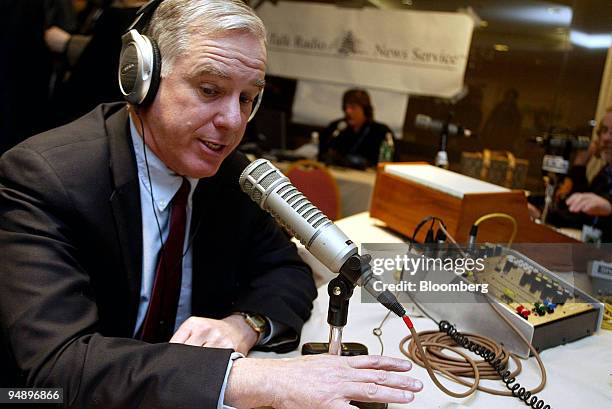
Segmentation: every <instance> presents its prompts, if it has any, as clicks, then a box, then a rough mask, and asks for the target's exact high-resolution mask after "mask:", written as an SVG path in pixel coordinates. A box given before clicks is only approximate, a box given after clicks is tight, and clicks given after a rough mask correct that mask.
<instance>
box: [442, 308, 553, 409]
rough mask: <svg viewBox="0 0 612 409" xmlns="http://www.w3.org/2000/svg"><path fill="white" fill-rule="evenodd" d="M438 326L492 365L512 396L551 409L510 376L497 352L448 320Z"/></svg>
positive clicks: (541, 407)
mask: <svg viewBox="0 0 612 409" xmlns="http://www.w3.org/2000/svg"><path fill="white" fill-rule="evenodd" d="M438 328H439V330H440V332H443V333H445V334H446V335H448V336H449V337H450V338H451V339H452V340H453V341H454V342H455V343H456V344H457V345H459V346H461V347H463V348H465V349H467V350H468V351H470V352H473V353H475V354H476V355H478V356H480V357H481V358H483V359H484V360H485V361H486V362H487V363H488V364H489V365H491V367H492V368H493V369H494V370H495V372H497V374H498V375H499V377H500V378H501V381H502V382H503V383H504V385H506V388H508V389H509V390H510V393H511V394H512V396H514V397H515V398H517V399H520V400H522V401H523V402H524V403H525V405H527V406H531V407H532V408H534V409H550V405H548V404H546V403H545V402H544V400H543V399H540V398H538V396H537V395H533V396H532V395H531V392H530V391H528V390H527V389H525V388H524V387H523V386H521V384H520V383H518V382H516V378H515V377H512V378H510V373H511V372H510V371H509V370H507V369H506V368H505V367H504V363H503V361H502V360H501V359H500V358H499V357H497V356H496V355H495V352H493V351H491V350H490V349H489V348H487V347H485V346H484V345H480V344H477V343H475V342H473V341H472V340H470V339H469V338H468V337H467V336H465V335H463V334H462V333H460V332H459V331H457V328H456V327H455V326H454V325H452V324H451V323H450V322H448V321H446V320H443V321H440V322H439V324H438Z"/></svg>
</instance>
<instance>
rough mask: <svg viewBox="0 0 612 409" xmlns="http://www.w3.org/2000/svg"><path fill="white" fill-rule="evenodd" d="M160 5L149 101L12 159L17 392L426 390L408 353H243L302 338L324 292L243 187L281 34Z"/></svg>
mask: <svg viewBox="0 0 612 409" xmlns="http://www.w3.org/2000/svg"><path fill="white" fill-rule="evenodd" d="M157 3H159V2H157ZM156 6H157V8H156V10H155V11H154V13H153V12H152V13H153V15H152V17H151V22H150V26H149V28H148V29H147V34H148V35H149V36H150V37H151V39H153V40H154V41H156V42H157V44H158V45H159V49H160V51H161V55H162V60H161V61H162V63H161V64H162V67H161V80H160V82H159V89H158V90H157V92H155V93H154V94H153V95H152V99H151V102H150V103H141V101H140V100H139V101H136V102H130V103H129V104H127V105H126V104H121V103H120V104H112V105H102V106H99V107H97V108H96V109H95V110H94V111H92V112H91V113H89V114H87V115H86V116H84V117H83V118H81V119H79V120H77V121H75V122H73V123H70V124H68V125H66V126H63V127H61V128H57V129H54V130H52V131H49V132H46V133H44V134H40V135H37V136H35V137H33V138H31V139H29V140H27V141H26V142H24V143H23V144H20V145H19V146H17V147H16V148H14V149H12V150H10V151H9V152H7V153H6V154H5V155H4V156H3V157H2V158H1V159H0V253H1V254H2V255H3V262H2V266H1V267H0V294H1V296H0V325H1V330H2V344H3V345H4V349H5V351H4V352H7V353H8V354H7V355H8V359H9V363H10V364H11V366H12V367H13V369H14V372H15V374H16V378H13V379H11V380H10V381H8V383H7V386H29V387H61V388H63V393H64V405H65V406H67V407H82V408H85V407H86V408H105V409H108V408H128V407H140V408H191V407H194V408H220V407H223V405H232V406H236V407H239V408H243V407H244V408H249V407H256V406H263V405H271V406H272V405H273V406H274V407H276V408H306V407H312V408H315V407H326V408H327V407H330V408H331V407H333V408H340V407H344V408H347V407H349V405H348V401H349V400H351V399H358V400H363V401H386V402H402V403H403V402H409V401H411V400H412V399H413V394H412V392H410V391H417V390H419V389H420V388H421V385H420V383H419V382H418V381H416V380H413V379H411V378H408V377H405V376H401V375H397V374H391V373H387V372H385V371H407V370H408V369H410V364H409V363H408V362H404V361H400V360H394V359H391V358H384V357H353V358H341V357H333V356H319V357H315V358H297V359H292V360H262V359H253V358H240V355H239V354H236V353H233V351H237V352H242V353H243V354H246V353H248V351H249V350H250V349H251V348H252V347H254V346H255V345H259V346H260V347H262V348H265V347H268V348H273V346H274V345H276V344H279V345H281V347H282V346H283V345H285V346H286V345H287V344H289V345H290V347H295V346H296V345H297V339H298V334H299V332H300V330H301V327H302V325H303V322H304V320H306V319H307V318H308V316H309V314H310V309H311V306H312V304H311V302H312V299H313V298H314V297H315V295H316V292H315V289H314V285H313V282H312V277H311V273H310V270H309V269H308V268H307V267H306V266H305V265H304V264H303V263H302V262H301V260H300V259H299V258H298V256H297V253H296V250H295V247H294V246H293V245H292V244H291V243H290V242H289V241H288V239H287V238H286V237H285V236H284V234H283V233H282V232H281V230H280V229H279V228H278V226H277V225H276V224H275V223H274V221H273V220H272V219H271V217H270V216H269V215H267V214H266V213H265V212H264V211H262V210H261V209H259V208H258V207H257V206H256V205H255V204H254V203H252V202H251V201H250V199H249V198H248V197H247V196H246V195H244V194H243V193H241V192H240V190H239V188H238V183H237V178H238V174H239V172H240V170H241V169H242V168H243V167H244V165H245V160H244V158H243V157H242V156H241V155H239V154H237V153H234V152H233V151H234V149H235V148H236V146H237V145H238V143H239V142H240V139H241V137H242V135H243V133H244V129H245V127H246V123H247V120H248V118H249V117H250V116H251V114H252V110H253V101H254V100H255V99H256V98H257V95H258V94H259V93H260V92H261V89H262V87H263V82H264V81H263V78H264V73H265V61H266V52H265V46H264V38H265V29H264V28H263V25H262V23H261V21H260V20H259V18H257V17H256V16H255V15H254V13H253V12H252V11H251V10H250V9H249V8H248V7H246V6H245V5H244V3H242V2H241V1H240V0H196V1H194V0H166V1H164V2H161V4H158V5H157V4H156ZM130 64H131V63H130ZM130 64H126V66H124V67H122V69H121V72H122V73H125V72H128V71H129V69H130ZM132 65H133V64H132ZM145 94H147V93H145ZM128 98H129V97H128ZM146 99H147V98H144V99H143V101H144V100H146ZM179 197H180V198H181V199H180V200H179V199H178V198H179ZM149 215H150V216H149ZM176 226H182V230H180V229H178V230H177V229H176V228H175V227H176ZM176 231H180V232H181V233H176ZM177 237H180V243H181V244H180V246H179V247H178V251H179V253H178V254H179V256H178V260H176V261H168V260H171V257H172V255H173V254H174V253H175V250H176V247H177V246H176V242H177V240H178V239H177ZM156 264H157V266H156ZM176 274H178V277H177V275H176ZM177 284H178V286H177ZM168 310H170V312H171V313H172V314H171V316H168V315H165V314H166V313H167V312H168ZM160 311H161V312H160ZM283 339H289V340H292V342H293V343H292V342H291V341H289V342H285V343H283ZM168 341H169V342H168ZM381 370H382V371H381ZM270 379H273V380H274V382H270Z"/></svg>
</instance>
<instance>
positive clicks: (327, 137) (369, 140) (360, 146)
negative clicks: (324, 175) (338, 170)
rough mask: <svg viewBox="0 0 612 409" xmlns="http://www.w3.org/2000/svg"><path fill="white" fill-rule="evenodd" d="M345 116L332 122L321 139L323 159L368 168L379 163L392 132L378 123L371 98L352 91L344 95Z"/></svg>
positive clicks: (364, 92) (321, 156) (320, 155)
mask: <svg viewBox="0 0 612 409" xmlns="http://www.w3.org/2000/svg"><path fill="white" fill-rule="evenodd" d="M342 111H344V117H343V118H341V119H337V120H335V121H333V122H331V123H330V124H329V125H328V126H327V128H326V129H325V130H324V131H323V132H322V134H321V136H320V139H319V160H321V161H323V162H326V163H329V164H336V165H341V166H349V167H356V168H366V167H369V166H375V165H376V164H377V163H378V156H379V152H380V146H381V144H382V142H383V141H384V140H385V137H386V135H387V134H391V135H393V132H392V131H391V129H390V128H389V127H388V126H387V125H385V124H383V123H380V122H376V121H375V120H374V107H373V106H372V102H371V100H370V95H369V94H368V93H367V91H365V90H363V89H358V88H355V89H350V90H348V91H346V92H345V93H344V95H343V96H342Z"/></svg>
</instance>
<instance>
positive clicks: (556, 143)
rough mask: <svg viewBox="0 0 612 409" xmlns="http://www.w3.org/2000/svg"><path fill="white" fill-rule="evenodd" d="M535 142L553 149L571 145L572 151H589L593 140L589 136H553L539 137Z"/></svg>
mask: <svg viewBox="0 0 612 409" xmlns="http://www.w3.org/2000/svg"><path fill="white" fill-rule="evenodd" d="M534 142H535V143H537V144H538V145H542V146H551V147H553V148H565V147H566V146H567V145H570V146H571V147H572V149H578V150H581V149H587V148H588V147H589V145H590V144H591V138H589V137H588V136H570V135H553V136H538V137H536V138H535V139H534Z"/></svg>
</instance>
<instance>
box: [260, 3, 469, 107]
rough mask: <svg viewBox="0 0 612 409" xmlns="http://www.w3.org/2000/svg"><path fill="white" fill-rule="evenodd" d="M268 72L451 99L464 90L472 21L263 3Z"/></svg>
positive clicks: (412, 13)
mask: <svg viewBox="0 0 612 409" xmlns="http://www.w3.org/2000/svg"><path fill="white" fill-rule="evenodd" d="M257 13H258V14H259V16H260V17H261V19H262V20H263V22H264V24H265V25H266V28H267V30H268V73H269V74H271V75H279V76H284V77H290V78H299V79H309V80H316V81H329V82H335V83H343V84H346V83H352V84H358V85H360V86H363V87H373V88H381V89H387V90H390V91H395V92H406V93H408V94H420V95H432V96H440V97H450V96H452V95H454V94H456V93H457V92H459V90H461V88H462V86H463V75H464V72H465V67H466V63H467V57H468V52H469V48H470V42H471V39H472V30H473V24H474V23H473V21H472V19H471V18H470V17H468V16H467V15H463V14H459V13H440V12H422V11H397V10H395V11H389V10H377V9H369V8H366V9H360V10H355V9H344V8H338V7H336V6H334V5H317V4H307V3H286V2H279V3H278V4H277V5H273V4H271V3H268V2H266V3H264V4H263V5H262V6H261V7H260V8H259V9H258V11H257Z"/></svg>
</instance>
